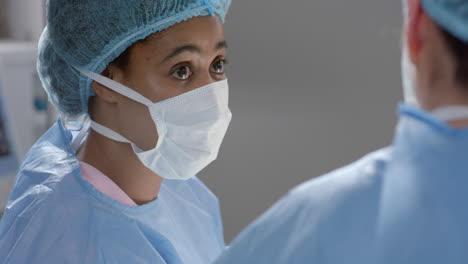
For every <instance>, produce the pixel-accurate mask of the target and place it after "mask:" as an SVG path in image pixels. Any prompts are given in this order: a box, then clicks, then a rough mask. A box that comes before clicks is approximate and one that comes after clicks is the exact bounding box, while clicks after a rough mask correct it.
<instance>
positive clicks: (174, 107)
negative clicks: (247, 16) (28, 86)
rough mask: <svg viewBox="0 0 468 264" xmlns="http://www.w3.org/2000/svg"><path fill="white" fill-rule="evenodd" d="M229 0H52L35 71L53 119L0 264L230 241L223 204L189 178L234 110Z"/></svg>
mask: <svg viewBox="0 0 468 264" xmlns="http://www.w3.org/2000/svg"><path fill="white" fill-rule="evenodd" d="M229 5H230V0H132V1H128V0H99V1H96V0H80V1H70V0H49V1H48V3H47V22H48V25H47V27H46V29H45V30H44V32H43V34H42V37H41V40H40V43H39V57H38V71H39V74H40V77H41V81H42V84H43V86H44V88H45V90H46V91H47V93H48V95H49V99H50V101H51V102H52V103H53V104H54V105H55V106H56V107H57V109H58V110H59V112H60V118H59V120H58V121H57V123H56V124H55V125H54V126H53V127H52V128H51V129H50V130H49V131H48V132H47V133H46V134H45V135H44V136H43V137H42V138H41V139H40V140H39V141H38V142H37V143H36V144H35V145H34V146H33V147H32V149H31V150H30V152H29V153H28V155H27V157H26V159H25V161H24V163H23V165H22V166H21V169H20V171H19V174H18V176H17V179H16V182H15V185H14V188H13V190H12V193H11V195H10V199H9V202H8V205H7V208H6V211H5V215H4V218H3V219H2V222H1V225H0V263H2V264H6V263H15V264H20V263H49V264H53V263H134V264H135V263H171V264H180V263H190V264H199V263H200V264H207V263H210V262H211V261H212V260H213V259H214V258H216V256H217V255H218V254H219V253H220V252H221V251H222V250H223V248H224V247H225V245H224V239H223V235H222V223H221V218H220V213H219V207H218V201H217V198H216V197H215V196H214V195H213V194H212V193H211V192H210V190H208V188H207V187H206V186H205V185H204V184H203V183H202V182H201V181H200V180H198V179H197V178H196V177H195V176H196V174H197V173H198V172H199V171H200V170H202V169H203V168H204V167H206V166H207V165H208V164H209V163H210V162H212V161H213V160H215V159H216V157H217V154H218V150H219V147H220V145H221V142H222V140H223V138H224V135H225V133H226V131H227V128H228V125H229V122H230V120H231V112H230V110H229V108H228V84H227V81H226V75H225V72H224V66H225V63H226V59H225V57H226V41H225V38H224V32H223V22H224V18H225V15H226V13H227V10H228V8H229ZM77 121H81V122H80V123H79V124H78V123H77Z"/></svg>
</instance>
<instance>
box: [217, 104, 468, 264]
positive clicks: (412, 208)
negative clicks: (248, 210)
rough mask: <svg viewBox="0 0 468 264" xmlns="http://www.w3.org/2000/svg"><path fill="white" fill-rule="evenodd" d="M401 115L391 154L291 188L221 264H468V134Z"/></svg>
mask: <svg viewBox="0 0 468 264" xmlns="http://www.w3.org/2000/svg"><path fill="white" fill-rule="evenodd" d="M399 112H400V121H399V124H398V128H397V131H396V136H395V140H394V143H393V145H392V146H391V147H389V148H386V149H383V150H380V151H377V152H375V153H372V154H370V155H368V156H367V157H365V158H363V159H362V160H360V161H358V162H356V163H354V164H351V165H349V166H347V167H345V168H342V169H339V170H337V171H335V172H332V173H330V174H328V175H325V176H322V177H320V178H318V179H314V180H311V181H309V182H307V183H304V184H302V185H300V186H298V187H297V188H295V189H294V190H292V191H290V192H289V193H288V194H287V195H286V196H285V197H284V198H283V199H281V200H280V201H279V202H278V203H276V204H275V205H274V206H273V207H272V208H271V209H270V210H268V211H267V212H266V213H265V214H264V215H262V216H261V217H260V218H259V219H257V220H256V221H255V222H254V223H253V224H251V225H250V226H249V227H248V228H247V229H246V230H245V231H243V232H242V233H241V234H240V235H239V236H238V237H237V238H236V239H235V240H234V242H233V243H232V245H231V246H230V247H229V249H228V250H227V251H226V252H224V254H223V255H222V256H221V257H220V258H219V259H218V260H217V261H216V262H215V263H216V264H238V263H255V264H279V263H282V264H303V263H346V264H353V263H359V264H362V263H371V264H377V263H385V264H387V263H388V264H396V263H398V264H419V263H424V264H431V263H434V264H435V263H439V264H440V263H450V264H461V263H464V264H466V263H468V206H467V203H468V129H453V128H451V127H449V126H448V125H446V124H445V123H443V122H441V121H439V120H437V119H435V118H433V117H432V116H431V115H430V114H428V113H425V112H423V111H420V110H418V109H416V108H412V107H410V106H405V105H403V106H401V107H400V111H399Z"/></svg>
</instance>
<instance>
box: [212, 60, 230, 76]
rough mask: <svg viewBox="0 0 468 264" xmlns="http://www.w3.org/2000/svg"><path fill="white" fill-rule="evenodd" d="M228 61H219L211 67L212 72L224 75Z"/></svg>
mask: <svg viewBox="0 0 468 264" xmlns="http://www.w3.org/2000/svg"><path fill="white" fill-rule="evenodd" d="M226 64H227V61H226V60H225V59H219V60H217V61H216V62H214V63H213V64H212V65H211V72H212V73H215V74H224V72H225V66H226Z"/></svg>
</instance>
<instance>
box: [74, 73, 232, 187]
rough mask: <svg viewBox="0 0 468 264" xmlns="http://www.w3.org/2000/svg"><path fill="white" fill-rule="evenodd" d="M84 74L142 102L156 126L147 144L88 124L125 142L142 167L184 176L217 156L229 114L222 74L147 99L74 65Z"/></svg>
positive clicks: (168, 176)
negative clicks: (156, 99)
mask: <svg viewBox="0 0 468 264" xmlns="http://www.w3.org/2000/svg"><path fill="white" fill-rule="evenodd" d="M78 71H80V72H81V73H82V74H84V75H85V76H87V77H89V78H90V79H92V80H94V81H96V82H98V83H100V84H102V85H104V86H106V87H108V88H110V89H112V90H114V91H115V92H117V93H120V94H122V95H123V96H126V97H128V98H130V99H132V100H134V101H136V102H139V103H141V104H143V105H146V106H147V107H148V110H149V112H150V114H151V118H152V120H153V122H154V123H155V125H156V128H157V131H158V136H159V138H158V142H157V144H156V146H155V147H154V148H153V149H150V150H147V151H143V150H141V149H140V148H139V147H138V146H136V145H135V144H134V143H132V142H131V141H130V140H128V139H126V138H125V137H123V136H122V135H120V134H118V133H117V132H115V131H113V130H111V129H109V128H107V127H104V126H102V125H100V124H98V123H96V122H93V121H92V123H91V128H92V129H93V130H94V131H96V132H97V133H99V134H101V135H103V136H105V137H108V138H110V139H112V140H115V141H118V142H123V143H129V144H131V146H132V148H133V151H134V152H135V154H136V155H137V156H138V158H139V159H140V161H141V162H142V163H143V165H145V166H146V167H147V168H149V169H150V170H152V171H153V172H154V173H156V174H158V175H159V176H161V177H163V178H165V179H177V180H188V179H190V178H192V177H194V176H196V174H197V173H198V172H200V171H201V170H202V169H204V168H205V167H206V166H208V165H209V164H210V163H211V162H212V161H214V160H215V159H216V158H217V156H218V151H219V148H220V146H221V143H222V141H223V138H224V136H225V134H226V131H227V129H228V126H229V123H230V121H231V118H232V114H231V111H230V110H229V106H228V100H229V88H228V83H227V80H224V81H220V82H216V83H212V84H209V85H206V86H204V87H201V88H198V89H195V90H192V91H190V92H187V93H184V94H182V95H179V96H176V97H173V98H170V99H167V100H164V101H161V102H158V103H153V102H152V101H150V100H149V99H147V98H146V97H144V96H142V95H141V94H139V93H137V92H136V91H134V90H132V89H130V88H128V87H126V86H124V85H122V84H120V83H118V82H115V81H113V80H111V79H109V78H106V77H104V76H102V75H99V74H96V73H93V72H89V71H87V70H83V69H78Z"/></svg>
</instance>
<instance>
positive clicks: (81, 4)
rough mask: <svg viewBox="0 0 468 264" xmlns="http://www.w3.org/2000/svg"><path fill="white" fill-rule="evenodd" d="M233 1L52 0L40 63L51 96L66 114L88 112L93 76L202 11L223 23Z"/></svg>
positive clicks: (45, 85) (41, 42) (39, 67)
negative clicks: (140, 42)
mask: <svg viewBox="0 0 468 264" xmlns="http://www.w3.org/2000/svg"><path fill="white" fill-rule="evenodd" d="M230 3H231V0H98V1H97V0H79V1H76V0H48V2H47V27H46V28H45V30H44V32H43V33H42V36H41V39H40V41H39V57H38V63H37V68H38V72H39V76H40V78H41V81H42V84H43V86H44V88H45V90H46V91H47V93H48V95H49V100H50V101H51V102H52V104H54V105H55V106H56V107H57V109H58V110H59V112H60V113H61V114H63V115H65V116H67V117H77V116H80V115H82V114H87V113H88V99H89V97H90V96H93V95H95V94H94V91H93V89H92V87H91V82H92V81H91V80H90V79H89V78H86V77H84V76H82V75H80V74H79V73H78V71H77V70H76V69H75V67H79V68H83V69H86V70H89V71H92V72H96V73H101V72H103V71H104V70H105V68H106V67H107V65H108V64H109V63H110V62H112V61H113V60H114V59H116V58H117V57H118V56H120V55H121V54H122V53H123V52H124V51H125V50H126V49H127V48H128V47H130V46H131V45H132V44H133V43H135V42H137V41H138V40H142V39H145V38H146V37H148V36H149V35H151V34H153V33H156V32H159V31H162V30H165V29H167V28H169V27H171V26H173V25H175V24H177V23H179V22H182V21H185V20H188V19H190V18H193V17H197V16H208V15H219V16H220V18H221V20H222V21H223V22H224V19H225V16H226V13H227V11H228V9H229V5H230Z"/></svg>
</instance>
